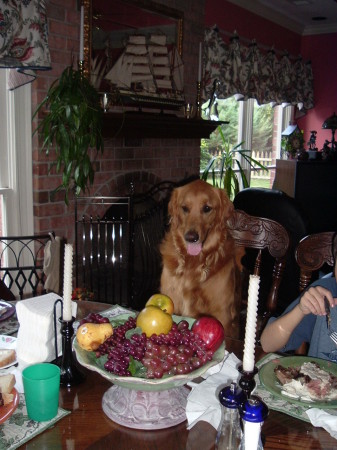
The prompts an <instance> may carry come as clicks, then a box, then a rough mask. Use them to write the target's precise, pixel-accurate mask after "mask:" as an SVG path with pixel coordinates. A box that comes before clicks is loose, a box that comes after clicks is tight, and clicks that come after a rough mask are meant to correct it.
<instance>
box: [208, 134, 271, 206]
mask: <svg viewBox="0 0 337 450" xmlns="http://www.w3.org/2000/svg"><path fill="white" fill-rule="evenodd" d="M217 129H218V132H219V133H220V136H221V139H222V143H223V145H222V148H221V152H220V154H218V155H215V156H213V157H212V158H211V159H210V161H209V162H208V164H207V166H206V168H205V170H204V171H203V173H202V175H201V179H202V180H205V181H207V180H208V177H209V174H210V173H211V175H212V184H213V186H216V187H219V188H223V189H225V191H226V193H227V195H228V197H229V198H230V199H231V200H233V199H234V197H235V196H236V194H237V193H238V192H239V190H240V179H241V182H242V186H243V188H247V187H249V183H248V180H247V177H246V174H245V171H244V169H243V167H242V165H241V163H240V161H239V159H238V158H237V156H241V157H242V158H243V159H244V160H245V161H246V162H247V163H248V164H249V165H250V167H251V168H253V169H255V168H256V167H259V168H260V169H263V170H268V168H267V167H265V166H264V165H263V164H261V163H260V162H259V161H257V160H256V159H254V158H252V157H251V156H250V155H249V154H248V153H250V150H246V149H242V148H240V147H241V145H242V144H243V142H240V143H239V144H237V145H235V146H234V147H232V146H231V144H230V142H229V140H228V139H226V138H225V136H224V134H223V131H222V129H221V127H220V126H219V127H218V128H217ZM235 164H236V165H237V168H238V171H235V168H234V167H235Z"/></svg>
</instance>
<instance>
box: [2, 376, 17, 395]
mask: <svg viewBox="0 0 337 450" xmlns="http://www.w3.org/2000/svg"><path fill="white" fill-rule="evenodd" d="M15 382H16V379H15V375H14V374H12V373H8V374H6V375H0V392H1V394H3V395H4V394H10V393H11V392H12V390H13V387H14V385H15Z"/></svg>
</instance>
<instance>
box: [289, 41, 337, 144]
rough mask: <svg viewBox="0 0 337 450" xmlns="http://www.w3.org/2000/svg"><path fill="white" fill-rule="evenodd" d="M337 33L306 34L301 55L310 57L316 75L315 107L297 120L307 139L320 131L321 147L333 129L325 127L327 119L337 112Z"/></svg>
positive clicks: (306, 57) (329, 137)
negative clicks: (311, 134) (324, 128)
mask: <svg viewBox="0 0 337 450" xmlns="http://www.w3.org/2000/svg"><path fill="white" fill-rule="evenodd" d="M336 48H337V33H333V34H320V35H316V36H304V37H303V38H302V47H301V54H302V55H303V57H304V58H305V59H310V60H311V63H312V69H313V74H314V95H315V107H314V108H313V109H312V110H310V111H308V113H307V115H306V116H305V117H303V118H301V119H299V120H298V121H297V123H298V126H299V127H300V128H301V129H303V130H304V131H305V133H304V135H305V139H306V142H307V140H308V138H309V135H310V131H311V130H316V131H317V147H318V149H321V148H322V146H323V144H324V141H325V139H328V140H329V141H330V140H331V131H330V130H322V123H323V122H324V120H325V119H327V118H328V117H330V116H332V114H333V113H334V112H336V114H337V58H336Z"/></svg>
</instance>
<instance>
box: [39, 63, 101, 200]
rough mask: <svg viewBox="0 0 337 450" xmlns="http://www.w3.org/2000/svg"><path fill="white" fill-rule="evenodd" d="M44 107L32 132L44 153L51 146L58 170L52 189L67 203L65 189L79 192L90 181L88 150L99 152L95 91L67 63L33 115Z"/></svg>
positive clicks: (91, 180)
mask: <svg viewBox="0 0 337 450" xmlns="http://www.w3.org/2000/svg"><path fill="white" fill-rule="evenodd" d="M44 106H45V107H46V112H43V114H41V116H42V119H41V121H40V122H39V124H38V126H37V128H36V129H35V130H34V133H36V132H39V134H40V135H41V137H42V148H41V150H42V151H43V150H44V151H45V152H46V154H47V155H48V154H49V152H50V149H51V147H52V146H53V145H55V152H56V160H55V164H56V170H57V172H58V173H62V183H61V185H60V186H59V187H58V188H57V189H56V190H60V189H64V190H65V202H66V203H67V204H68V195H69V190H71V191H72V190H73V191H74V192H75V195H79V193H80V192H81V191H85V190H86V189H87V188H89V186H90V185H92V184H93V181H94V176H95V170H94V166H93V163H94V160H91V159H90V155H89V149H91V148H95V149H96V155H95V156H97V154H98V152H103V138H102V133H101V127H102V125H101V122H102V120H101V115H102V111H101V107H100V101H99V94H98V92H97V91H96V90H95V88H94V87H93V86H92V85H91V84H90V82H89V80H88V79H87V78H86V77H84V76H83V74H82V72H81V71H78V70H74V69H73V68H72V67H71V66H70V67H67V68H66V69H65V70H64V71H63V73H62V74H61V76H60V78H59V79H57V80H56V81H55V82H54V83H53V84H52V85H51V87H50V88H49V90H48V93H47V96H46V98H45V99H44V100H43V101H42V103H41V104H40V105H39V106H38V108H37V109H36V111H35V113H34V115H33V118H34V117H35V116H36V115H37V113H38V112H39V111H41V109H42V108H43V107H44Z"/></svg>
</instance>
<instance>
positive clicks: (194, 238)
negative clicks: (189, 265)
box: [185, 230, 199, 242]
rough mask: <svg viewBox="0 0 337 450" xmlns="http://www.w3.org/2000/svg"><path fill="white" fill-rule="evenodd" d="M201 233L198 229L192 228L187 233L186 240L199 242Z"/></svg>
mask: <svg viewBox="0 0 337 450" xmlns="http://www.w3.org/2000/svg"><path fill="white" fill-rule="evenodd" d="M198 240H199V234H198V233H197V232H196V231H193V230H190V231H188V232H187V233H185V241H186V242H198Z"/></svg>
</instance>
